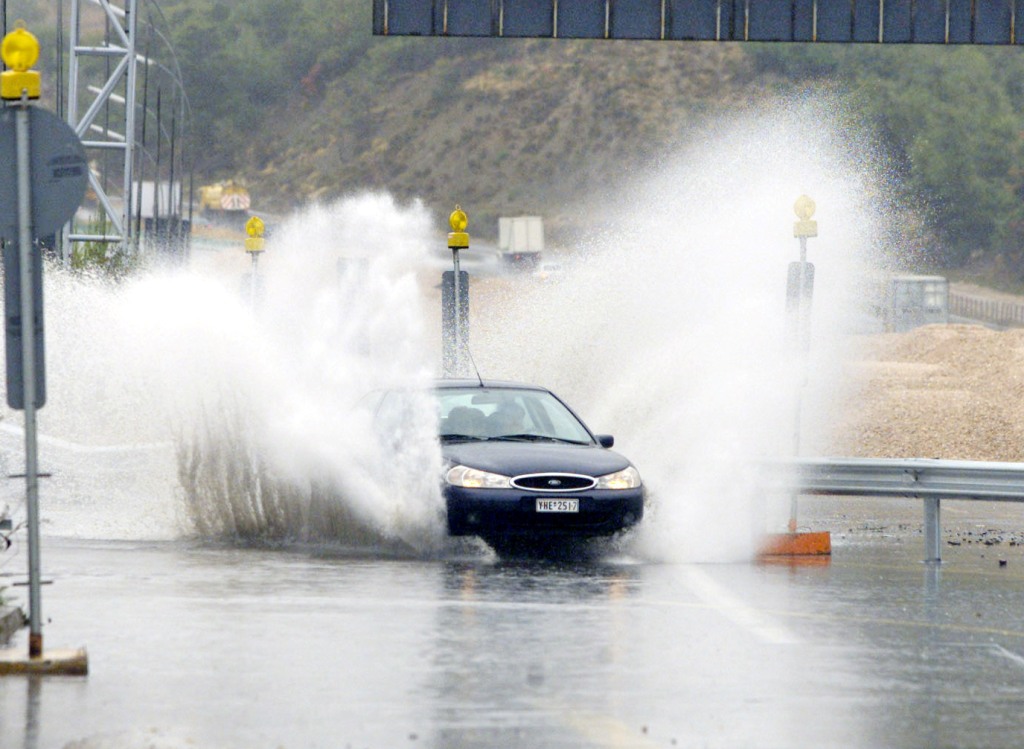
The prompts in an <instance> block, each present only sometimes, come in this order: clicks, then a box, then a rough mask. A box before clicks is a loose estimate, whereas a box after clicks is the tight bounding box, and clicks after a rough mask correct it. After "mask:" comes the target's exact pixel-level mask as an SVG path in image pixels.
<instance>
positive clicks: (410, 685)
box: [0, 508, 1024, 749]
mask: <svg viewBox="0 0 1024 749" xmlns="http://www.w3.org/2000/svg"><path fill="white" fill-rule="evenodd" d="M972 509H973V508H972ZM910 517H911V518H912V517H913V513H911V515H910ZM969 520H970V519H969V518H966V519H965V522H966V523H967V524H968V525H969ZM844 523H846V518H843V517H841V516H837V517H835V518H833V522H832V528H833V530H834V535H833V540H834V543H835V551H834V554H833V556H832V558H831V560H830V561H827V562H823V563H817V564H802V565H786V564H756V563H750V564H727V565H726V564H722V565H680V564H675V565H669V564H655V563H649V562H642V561H639V560H636V559H630V558H628V557H613V558H605V559H601V560H591V561H586V562H579V563H550V562H528V561H526V562H500V561H497V560H495V559H494V558H492V557H489V556H474V555H468V556H463V557H455V558H449V559H445V560H408V559H383V558H366V557H363V558H352V557H351V556H346V555H343V554H340V553H338V552H337V550H323V549H309V548H307V549H291V550H257V549H238V548H226V547H218V546H212V545H208V544H199V543H187V542H103V541H83V540H66V539H59V538H44V546H43V555H44V568H45V571H46V576H47V577H48V578H52V579H54V581H55V582H54V584H53V585H50V586H47V587H46V588H44V598H43V605H44V613H45V616H46V617H47V619H48V620H49V621H48V624H47V626H46V629H45V630H44V632H45V637H46V646H47V647H78V646H83V645H84V646H86V647H87V648H88V651H89V662H90V674H89V676H87V677H48V678H42V679H40V678H26V677H6V678H4V679H0V746H2V747H4V749H23V748H24V749H44V748H45V749H50V748H51V747H74V748H75V749H84V748H94V747H103V748H104V749H121V748H122V747H157V748H158V749H159V748H162V747H202V748H206V747H338V748H343V747H351V748H352V749H357V748H359V749H362V748H363V747H381V748H394V747H438V748H440V747H446V748H453V749H454V748H467V749H468V748H471V747H472V748H477V747H538V748H541V747H581V746H587V747H639V748H644V747H670V746H679V747H780V748H781V747H1011V746H1017V745H1019V744H1020V743H1021V741H1022V740H1024V596H1022V595H1021V590H1022V588H1024V554H1022V552H1021V547H1017V546H1014V547H1010V546H1008V545H1007V544H1005V543H1004V544H1001V545H998V546H985V545H983V544H977V545H976V544H961V545H960V546H949V545H946V546H945V547H944V548H945V551H946V560H945V562H944V563H943V565H942V566H941V567H940V568H938V569H937V568H935V567H931V566H926V565H924V564H922V563H920V562H919V561H918V559H919V558H920V552H921V539H920V535H919V532H918V531H917V530H916V529H915V527H914V524H913V522H908V523H907V525H906V526H902V525H901V526H897V525H891V526H882V527H875V526H872V525H871V522H870V521H868V522H860V521H859V522H858V523H850V525H851V528H846V527H844ZM964 527H966V526H964ZM999 559H1003V560H1005V561H1006V565H1005V566H1000V565H999V564H998V560H999ZM21 570H22V568H21V566H20V559H19V560H17V561H15V562H13V563H12V562H8V563H7V564H6V565H5V567H4V569H3V572H4V573H6V574H8V575H14V576H15V577H19V576H20V575H21ZM15 595H16V596H17V595H18V594H17V593H16V594H15ZM13 644H14V645H15V646H19V647H20V646H22V645H23V644H24V634H21V635H19V636H17V637H16V638H15V640H14V643H13Z"/></svg>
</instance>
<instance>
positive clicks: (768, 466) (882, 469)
mask: <svg viewBox="0 0 1024 749" xmlns="http://www.w3.org/2000/svg"><path fill="white" fill-rule="evenodd" d="M763 470H764V471H765V479H766V481H767V482H768V484H769V485H770V486H772V487H773V488H778V489H786V490H789V491H797V492H799V493H801V494H827V495H842V496H857V497H912V498H916V499H921V500H923V502H924V543H925V559H924V561H925V562H940V561H942V555H941V542H942V526H941V518H940V511H939V510H940V508H939V503H940V501H941V500H943V499H962V500H978V501H985V502H1024V463H987V462H982V461H969V460H928V459H924V458H791V459H780V460H776V461H771V462H768V463H765V464H764V466H763Z"/></svg>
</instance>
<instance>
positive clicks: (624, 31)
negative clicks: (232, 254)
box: [373, 0, 1024, 45]
mask: <svg viewBox="0 0 1024 749" xmlns="http://www.w3.org/2000/svg"><path fill="white" fill-rule="evenodd" d="M1021 29H1024V0H373V33H374V34H377V35H383V36H483V37H538V38H551V39H660V40H694V41H720V42H725V41H749V42H847V43H850V42H859V43H871V44H997V45H1000V44H1001V45H1011V44H1021V43H1024V40H1022V39H1021V37H1022V36H1024V33H1018V32H1019V30H1021Z"/></svg>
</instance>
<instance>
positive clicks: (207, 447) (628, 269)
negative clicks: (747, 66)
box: [0, 103, 885, 561]
mask: <svg viewBox="0 0 1024 749" xmlns="http://www.w3.org/2000/svg"><path fill="white" fill-rule="evenodd" d="M860 140H861V139H860V137H859V136H857V135H856V134H855V133H851V131H850V130H849V129H847V128H846V127H845V126H844V124H843V122H842V119H841V116H839V115H837V114H836V112H834V111H831V110H829V109H828V108H827V107H825V108H822V107H820V106H813V105H810V104H806V103H804V104H801V105H799V106H794V107H786V106H781V107H777V108H774V109H768V110H766V111H765V112H764V113H763V114H760V115H751V116H745V117H742V118H738V119H737V120H736V121H734V122H732V123H730V124H729V125H723V124H721V123H719V124H718V125H717V126H716V127H715V128H714V129H709V130H708V131H706V132H704V133H699V134H696V135H695V137H694V138H693V139H692V141H691V142H690V143H689V144H688V145H686V146H684V147H681V148H680V149H679V151H678V152H677V154H676V155H675V157H674V158H671V159H668V160H666V161H665V162H664V163H663V164H662V165H661V167H660V169H659V170H658V172H657V173H655V174H644V175H638V176H637V178H636V180H635V181H634V184H633V185H632V187H631V189H629V190H627V191H625V192H624V193H622V192H620V193H618V194H616V195H613V196H605V197H606V200H605V201H604V202H603V203H598V202H596V201H595V202H592V203H591V204H589V206H587V207H583V208H581V209H580V210H581V211H582V210H590V211H592V214H591V215H593V216H594V227H595V228H594V231H593V232H592V233H591V236H589V237H587V238H586V239H585V240H583V241H581V242H580V243H579V244H578V246H577V247H576V248H575V251H574V252H572V253H571V254H566V255H563V259H566V260H567V262H566V266H567V268H568V270H567V271H566V272H565V273H563V274H561V275H560V276H555V277H552V278H550V279H548V280H547V281H545V282H543V283H538V282H535V281H532V280H531V279H485V278H478V279H476V280H475V281H474V291H473V318H474V319H473V332H472V339H473V351H474V355H475V357H476V360H477V362H478V363H479V365H480V368H481V370H482V371H483V373H484V375H485V376H489V377H506V378H511V379H522V380H526V381H534V382H538V383H542V384H546V385H548V386H550V387H552V388H553V389H555V390H556V391H557V392H559V393H561V394H563V395H564V396H566V397H567V399H568V400H569V401H570V403H572V404H573V405H574V406H575V407H576V408H577V409H578V410H579V411H580V412H581V413H582V414H583V415H584V417H585V418H586V419H587V421H588V422H589V423H590V425H591V426H592V427H593V428H595V429H596V430H597V431H601V432H606V431H613V432H614V433H615V434H616V437H617V444H618V446H619V447H620V448H621V449H622V451H623V452H624V453H625V454H627V455H629V456H630V457H631V458H633V459H634V460H635V461H636V462H637V464H638V466H639V467H640V469H641V471H642V473H643V475H644V477H645V480H646V483H647V486H648V489H649V492H650V495H651V500H652V501H651V508H650V511H649V515H648V518H647V520H646V521H645V523H644V524H643V526H642V527H641V529H640V531H639V532H638V533H636V534H635V535H634V536H633V537H632V539H631V541H632V549H633V551H634V552H639V553H640V554H642V555H644V556H646V557H650V558H656V559H673V560H679V559H682V560H696V561H718V560H735V559H744V558H748V557H749V556H750V554H751V551H752V543H753V539H754V538H755V536H756V534H757V533H758V532H759V530H760V531H763V530H764V528H765V525H766V523H768V524H770V523H771V522H773V520H774V518H773V516H772V513H773V508H772V506H771V503H769V502H766V498H765V497H764V494H763V492H762V491H761V489H760V487H759V486H758V482H757V477H756V474H755V473H754V472H753V471H752V470H750V469H749V468H747V465H748V463H749V461H750V460H751V459H752V458H753V459H756V458H759V457H762V456H774V455H788V454H791V453H792V449H793V413H794V408H793V405H794V393H795V392H796V386H795V383H796V382H797V381H798V379H801V378H803V376H804V375H803V374H802V373H803V372H805V371H806V373H807V375H806V380H807V383H806V386H805V387H804V388H803V389H802V391H801V394H802V400H803V412H804V419H803V423H802V430H801V434H802V442H803V449H804V451H805V453H807V454H815V453H818V452H820V451H821V450H822V449H823V448H824V447H827V439H828V427H829V424H830V422H831V419H832V417H833V415H834V414H833V409H834V408H835V405H836V403H837V402H838V398H837V397H836V396H837V395H838V394H839V393H840V392H841V389H842V386H843V384H842V378H841V372H840V368H839V367H840V363H841V362H842V360H843V358H844V347H845V346H846V345H847V338H846V336H845V333H846V332H848V331H849V330H850V329H852V328H855V327H856V325H857V319H858V318H857V316H858V314H859V313H860V302H861V297H862V296H863V292H864V286H863V284H862V283H861V281H860V279H861V271H862V268H863V265H864V264H865V261H866V260H868V259H869V256H871V255H872V254H873V252H874V250H875V248H876V246H877V242H876V239H875V237H876V236H877V233H876V229H875V227H876V225H877V223H878V218H879V216H878V211H877V210H876V209H875V208H874V207H873V206H874V205H875V204H876V203H881V202H884V201H881V200H880V199H879V198H878V196H879V195H881V194H884V192H885V187H884V185H885V179H884V174H880V172H879V170H878V169H876V168H875V167H874V166H873V165H872V160H871V159H865V158H864V156H865V154H866V153H869V152H868V150H867V149H865V148H863V144H862V143H861V142H860ZM801 193H808V194H810V195H812V196H813V197H814V198H815V200H816V201H817V204H818V213H817V215H816V216H815V218H816V219H817V220H818V222H819V225H820V236H819V237H818V238H816V239H812V240H811V241H810V260H811V261H812V262H814V263H815V264H816V266H817V275H816V289H815V301H814V313H813V332H814V335H813V344H812V350H811V357H810V361H809V362H808V363H807V364H806V367H805V365H804V363H803V362H802V361H801V359H800V358H799V357H793V356H791V355H789V354H787V352H786V351H785V348H784V347H783V346H782V340H783V329H784V322H785V321H784V297H785V284H786V280H785V279H786V265H787V264H788V263H789V262H790V261H792V260H795V259H796V258H797V256H798V245H797V242H796V240H794V239H793V238H792V223H793V221H795V219H796V217H795V216H794V215H793V210H792V206H793V202H794V200H795V198H796V197H797V196H798V195H800V194H801ZM438 236H440V234H439V232H438V230H437V228H436V227H435V226H433V225H432V223H431V221H430V220H429V217H428V216H427V213H426V211H425V210H424V209H423V208H422V207H421V206H419V205H413V206H411V207H408V208H400V207H398V206H396V205H395V204H394V202H393V201H392V200H391V199H390V198H388V197H386V196H372V195H370V196H362V197H359V198H354V199H350V200H346V201H342V202H340V203H337V204H335V205H332V206H320V207H313V208H310V209H309V210H307V211H304V212H303V213H301V214H300V215H297V216H295V217H293V218H292V219H290V220H289V221H287V222H285V223H284V224H283V225H281V226H280V227H278V228H277V229H276V231H275V233H274V235H273V236H272V237H271V239H270V240H269V241H268V246H267V252H266V254H265V255H264V257H263V258H262V259H261V261H260V262H261V268H262V270H263V272H264V278H265V282H266V287H265V290H264V293H263V297H262V303H261V304H260V307H259V310H258V312H257V313H256V314H253V311H252V309H251V308H250V307H249V305H248V303H247V302H246V301H245V300H244V299H243V297H242V295H241V294H240V293H239V291H240V288H241V287H242V286H243V285H244V284H243V280H242V274H243V273H244V272H245V271H246V270H247V265H248V259H247V258H246V257H245V255H244V253H242V252H241V247H238V248H237V250H232V251H231V253H224V252H222V253H214V252H211V251H209V250H203V249H197V250H195V256H196V257H195V262H194V263H193V269H192V270H190V271H177V272H175V271H161V272H152V273H149V274H147V275H145V276H143V277H140V278H137V279H133V280H131V281H129V282H126V283H123V284H122V285H120V286H112V285H109V284H107V283H104V282H103V281H100V280H98V279H90V278H81V277H70V276H67V275H64V274H61V273H50V274H49V275H48V277H47V292H46V293H47V310H48V313H47V314H48V351H49V354H48V359H49V365H50V373H51V386H50V393H51V399H50V403H49V404H48V406H47V408H46V409H45V410H44V411H43V412H42V416H41V429H42V430H43V432H44V434H47V435H49V437H50V438H51V441H50V443H49V447H48V448H47V450H48V451H49V452H47V451H46V450H44V453H43V459H44V467H46V466H45V461H46V460H47V458H49V459H50V461H51V465H53V464H56V470H55V473H56V474H57V477H56V479H55V484H54V485H53V486H54V490H53V491H52V493H50V495H49V496H50V497H51V498H52V500H51V501H49V502H47V504H46V507H45V508H44V517H48V518H49V519H50V522H51V524H52V525H51V532H62V533H69V534H72V535H85V536H99V537H125V538H134V537H139V536H173V535H175V534H177V533H180V532H181V529H182V528H184V529H186V531H187V532H196V533H199V534H200V535H202V536H204V537H230V538H244V539H262V540H288V539H296V538H298V539H317V540H319V539H330V540H332V541H336V542H339V543H343V544H344V543H350V544H354V545H361V546H365V545H369V546H375V547H384V546H388V545H389V544H394V545H397V546H401V547H404V548H414V549H419V550H424V549H433V548H436V547H437V545H438V544H439V543H441V539H442V537H443V506H442V502H441V498H440V494H439V491H438V486H437V476H438V475H439V473H440V456H439V454H438V450H437V447H436V443H435V442H434V440H433V439H432V434H433V429H434V424H433V418H434V415H433V411H432V409H431V407H430V405H429V404H428V403H426V402H424V403H423V404H422V405H421V408H419V409H417V413H418V416H417V417H416V418H414V419H413V420H412V421H411V422H410V423H409V424H408V427H407V431H406V432H405V433H404V434H396V435H392V438H393V440H394V441H395V443H397V444H400V445H402V446H403V450H402V451H400V452H401V455H402V458H401V459H400V460H398V461H396V462H391V463H388V464H384V463H382V458H381V453H380V451H379V450H378V444H379V443H378V442H377V440H376V438H375V436H374V434H373V428H372V425H371V424H370V422H369V419H368V417H367V415H366V413H365V412H363V411H361V410H360V409H359V408H358V406H357V404H358V401H359V398H360V397H361V396H362V395H363V394H365V393H367V392H368V391H370V390H373V389H375V388H384V387H394V386H398V387H416V386H422V385H424V384H426V383H427V382H428V380H429V378H430V376H431V375H432V374H433V369H434V364H435V362H436V361H437V351H436V339H437V337H438V336H437V332H438V331H437V330H436V327H432V326H434V325H436V323H429V321H432V320H436V318H438V317H439V315H438V312H437V294H436V291H434V290H433V287H434V285H435V284H436V282H437V274H438V271H439V268H438V267H437V265H436V259H435V260H434V261H430V260H429V256H430V255H431V253H432V252H433V249H432V248H431V246H430V245H431V243H432V242H434V240H435V239H436V238H437V237H438ZM232 253H234V254H232ZM339 258H344V264H343V266H341V267H339ZM431 265H433V267H432V269H431V270H430V272H429V273H426V274H421V275H419V276H418V275H417V270H418V269H423V268H424V267H430V266H431ZM8 417H9V418H8V421H9V422H10V421H15V420H16V418H12V415H8ZM4 434H5V433H4V432H3V430H0V436H3V435H4ZM8 436H10V435H8ZM5 439H6V437H5ZM5 447H6V448H9V447H10V446H9V445H7V444H6V443H5ZM51 469H52V468H51ZM83 477H85V478H83ZM9 503H11V504H15V503H13V502H9Z"/></svg>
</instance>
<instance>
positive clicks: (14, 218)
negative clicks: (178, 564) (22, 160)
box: [0, 107, 89, 241]
mask: <svg viewBox="0 0 1024 749" xmlns="http://www.w3.org/2000/svg"><path fill="white" fill-rule="evenodd" d="M15 110H16V107H3V108H2V109H0V238H3V239H7V240H13V241H17V239H18V180H17V174H18V155H17V147H16V146H17V144H16V139H15V130H14V114H15ZM28 112H29V148H30V156H29V161H30V163H31V167H30V172H29V179H30V181H31V186H32V238H33V239H38V238H39V237H45V236H47V235H48V234H53V233H54V232H56V231H59V230H60V228H61V227H62V226H64V224H66V223H67V222H68V221H69V220H70V219H71V217H72V216H74V215H75V211H76V210H78V206H80V205H81V204H82V198H83V197H85V187H86V185H87V184H88V181H89V165H88V162H87V161H86V160H85V150H84V149H83V147H82V142H81V141H80V140H79V139H78V136H77V135H75V131H74V130H72V129H71V128H70V127H69V126H68V125H67V123H65V122H64V121H63V120H61V118H60V117H58V116H57V115H55V114H54V113H53V112H48V111H46V110H45V109H39V108H38V107H29V108H28Z"/></svg>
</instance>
